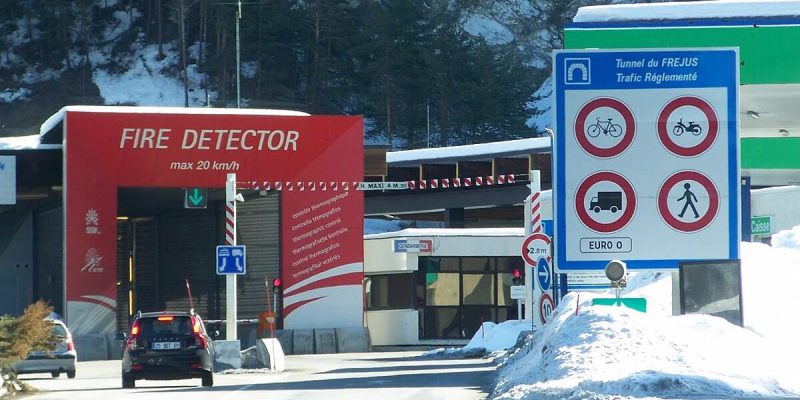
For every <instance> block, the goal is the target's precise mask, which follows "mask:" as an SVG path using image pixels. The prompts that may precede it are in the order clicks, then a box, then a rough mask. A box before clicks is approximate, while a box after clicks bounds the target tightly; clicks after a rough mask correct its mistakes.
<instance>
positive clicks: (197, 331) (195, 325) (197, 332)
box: [192, 316, 206, 349]
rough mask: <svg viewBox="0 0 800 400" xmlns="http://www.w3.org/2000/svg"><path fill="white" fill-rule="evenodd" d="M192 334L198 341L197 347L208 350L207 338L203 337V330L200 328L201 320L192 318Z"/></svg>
mask: <svg viewBox="0 0 800 400" xmlns="http://www.w3.org/2000/svg"><path fill="white" fill-rule="evenodd" d="M192 332H193V333H194V337H195V339H197V346H199V347H200V348H201V349H205V348H206V338H205V337H204V336H203V329H202V327H201V326H200V318H197V317H194V316H193V317H192Z"/></svg>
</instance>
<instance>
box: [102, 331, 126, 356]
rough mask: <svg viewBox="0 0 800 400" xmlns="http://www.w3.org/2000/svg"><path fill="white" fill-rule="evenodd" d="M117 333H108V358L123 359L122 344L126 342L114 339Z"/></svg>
mask: <svg viewBox="0 0 800 400" xmlns="http://www.w3.org/2000/svg"><path fill="white" fill-rule="evenodd" d="M115 335H116V334H115V333H113V332H111V333H106V342H107V343H108V358H106V360H121V359H122V350H123V349H122V346H123V345H124V344H125V342H124V341H122V340H116V339H114V336H115Z"/></svg>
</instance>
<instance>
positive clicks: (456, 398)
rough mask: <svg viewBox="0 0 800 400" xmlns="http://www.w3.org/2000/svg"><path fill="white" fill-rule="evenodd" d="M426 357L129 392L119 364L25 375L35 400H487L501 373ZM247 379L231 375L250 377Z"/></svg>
mask: <svg viewBox="0 0 800 400" xmlns="http://www.w3.org/2000/svg"><path fill="white" fill-rule="evenodd" d="M420 354H421V353H420V352H393V353H382V352H372V353H347V354H326V355H299V356H287V357H286V371H284V372H281V373H276V372H269V371H267V370H239V371H227V372H225V373H217V374H214V387H212V388H203V387H201V386H200V379H188V380H178V381H136V388H135V389H122V388H121V378H120V362H119V361H88V362H79V363H78V369H77V371H78V373H77V378H76V379H67V378H66V376H65V375H64V374H62V375H61V377H60V378H57V379H53V378H50V375H49V374H32V375H23V376H22V378H23V379H24V380H25V381H27V382H28V383H30V384H31V385H33V386H34V387H36V388H37V389H39V390H40V392H39V393H37V394H35V395H33V396H31V397H26V400H27V399H36V400H39V399H42V400H44V399H48V400H55V399H61V400H78V399H80V400H84V399H86V400H91V399H103V400H107V399H113V400H125V399H139V400H141V399H142V398H145V399H165V400H167V399H168V400H177V399H185V398H187V399H188V398H191V399H192V400H229V399H237V400H238V399H265V398H272V399H298V400H312V399H313V400H332V399H347V400H353V399H379V400H399V399H409V400H411V399H413V400H423V399H448V400H474V399H485V398H486V396H487V391H488V387H489V385H490V384H491V381H492V379H493V376H494V374H493V372H494V365H492V363H491V362H490V361H488V360H484V359H471V360H464V359H455V360H454V359H430V358H423V357H418V356H419V355H420ZM243 371H247V372H246V373H230V372H243Z"/></svg>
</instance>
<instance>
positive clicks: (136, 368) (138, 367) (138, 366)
mask: <svg viewBox="0 0 800 400" xmlns="http://www.w3.org/2000/svg"><path fill="white" fill-rule="evenodd" d="M143 369H144V366H142V365H141V364H133V365H131V371H141V370H143Z"/></svg>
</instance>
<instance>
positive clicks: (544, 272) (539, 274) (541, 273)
mask: <svg viewBox="0 0 800 400" xmlns="http://www.w3.org/2000/svg"><path fill="white" fill-rule="evenodd" d="M536 278H537V280H538V281H539V286H541V287H542V290H550V283H551V281H550V265H549V264H548V263H547V260H546V259H544V258H540V259H539V263H538V264H537V266H536Z"/></svg>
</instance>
